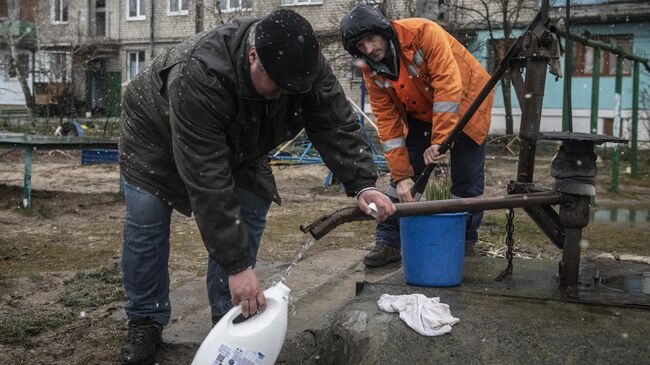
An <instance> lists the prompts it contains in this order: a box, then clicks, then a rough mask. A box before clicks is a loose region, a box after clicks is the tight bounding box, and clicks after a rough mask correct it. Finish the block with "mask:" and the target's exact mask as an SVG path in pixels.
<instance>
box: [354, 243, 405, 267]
mask: <svg viewBox="0 0 650 365" xmlns="http://www.w3.org/2000/svg"><path fill="white" fill-rule="evenodd" d="M401 259H402V254H401V253H400V249H399V248H395V247H391V246H388V245H386V244H384V243H382V242H377V243H375V248H374V249H373V250H372V252H370V253H368V254H367V255H366V256H364V257H363V263H364V264H365V265H366V266H369V267H380V266H385V265H388V264H389V263H391V262H394V261H399V260H401Z"/></svg>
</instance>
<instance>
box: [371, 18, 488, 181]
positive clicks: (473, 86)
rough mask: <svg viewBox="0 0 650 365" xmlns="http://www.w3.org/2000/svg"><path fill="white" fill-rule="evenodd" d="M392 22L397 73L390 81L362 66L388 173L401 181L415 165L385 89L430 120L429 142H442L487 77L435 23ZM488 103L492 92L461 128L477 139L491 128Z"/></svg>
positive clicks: (403, 126)
mask: <svg viewBox="0 0 650 365" xmlns="http://www.w3.org/2000/svg"><path fill="white" fill-rule="evenodd" d="M391 25H392V26H393V29H394V30H395V32H396V33H397V38H398V40H399V46H400V53H401V57H400V71H399V78H398V80H397V81H392V80H389V79H388V78H385V77H383V76H381V75H378V74H377V73H376V72H373V70H372V69H370V68H369V67H366V68H365V69H364V79H365V82H366V88H367V90H368V95H369V97H370V105H371V108H372V111H373V113H374V114H375V117H376V119H377V127H378V128H379V139H380V141H381V143H382V147H383V149H384V155H385V157H386V161H387V162H388V167H389V169H390V174H391V177H392V178H393V180H394V181H399V180H402V179H405V178H408V177H411V176H413V168H412V167H411V164H410V163H409V159H408V152H407V150H406V144H405V138H406V134H407V133H408V130H407V128H406V121H403V120H402V118H401V116H400V112H399V109H398V107H396V106H395V104H394V103H393V100H392V99H391V97H390V95H389V94H388V91H387V89H388V88H392V89H393V90H394V91H395V93H396V95H397V97H398V98H399V100H400V101H401V102H402V105H403V106H404V110H405V111H406V114H408V115H410V116H412V117H414V118H416V119H418V120H422V121H431V143H432V144H442V142H443V141H444V140H445V139H446V138H447V136H448V135H449V134H450V133H451V131H452V130H453V128H454V126H455V125H456V123H458V121H459V119H460V116H461V115H462V114H463V113H464V112H465V110H467V108H468V107H469V105H470V104H471V103H472V101H473V100H474V99H475V98H476V96H477V95H478V93H479V92H480V91H481V89H482V88H483V86H484V85H485V83H486V82H487V80H488V79H489V78H490V76H489V75H488V73H487V71H486V70H485V68H483V66H482V65H481V64H480V62H479V61H478V60H477V59H476V58H474V56H473V55H472V54H471V53H470V52H469V51H468V50H467V49H466V48H465V47H464V46H463V45H462V44H461V43H460V42H458V41H457V40H456V39H455V38H454V37H452V36H451V35H450V34H449V33H447V32H446V31H445V30H444V29H443V28H442V27H440V26H439V25H438V24H436V23H434V22H432V21H430V20H427V19H420V18H409V19H402V20H396V21H392V22H391ZM388 51H389V50H388ZM415 83H420V85H419V86H418V85H416V84H415ZM425 93H426V95H425ZM492 102H493V95H492V94H490V95H489V97H488V98H486V99H485V101H484V102H483V103H482V104H481V107H480V108H479V109H478V110H477V111H476V113H475V114H474V116H473V117H472V119H471V120H470V121H469V123H468V124H467V125H466V126H465V128H464V129H463V132H464V133H465V134H467V135H468V136H469V137H470V138H472V140H474V141H475V142H476V143H477V144H482V143H483V142H484V141H485V139H486V137H487V134H488V131H489V129H490V119H491V111H492Z"/></svg>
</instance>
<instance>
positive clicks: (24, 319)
mask: <svg viewBox="0 0 650 365" xmlns="http://www.w3.org/2000/svg"><path fill="white" fill-rule="evenodd" d="M551 158H552V154H546V155H544V156H540V158H539V159H538V161H537V163H536V176H537V178H536V181H537V182H539V183H541V184H543V185H548V186H550V184H551V182H552V181H551V179H550V177H549V166H550V160H551ZM516 161H517V159H516V156H512V155H510V154H507V153H505V154H504V153H501V152H497V153H491V154H490V156H489V157H488V159H487V161H486V195H487V196H499V195H505V194H506V192H505V191H506V185H507V183H508V181H509V180H511V179H513V178H514V176H515V171H516V165H517V163H516ZM625 166H626V165H625V164H623V169H624V168H625ZM641 166H642V169H641V170H640V171H642V174H641V175H642V176H641V177H638V178H631V177H630V176H629V174H625V173H622V175H621V186H620V192H619V193H611V192H609V191H608V187H609V168H608V163H607V161H600V162H599V177H598V185H597V191H598V196H597V200H596V202H597V203H598V205H597V206H594V208H602V207H618V208H621V207H626V208H630V209H634V208H638V209H645V210H646V212H647V209H648V207H650V179H649V178H648V176H647V171H648V169H647V161H644V162H643V163H642V165H641ZM22 169H23V167H22V153H21V152H20V151H19V150H15V151H14V150H2V149H0V364H114V363H117V362H118V353H119V348H120V346H121V343H122V341H123V340H124V339H125V338H126V328H127V327H126V322H125V321H122V322H120V321H115V320H114V319H112V318H111V316H112V315H113V314H114V313H115V312H116V311H122V305H123V301H124V294H123V292H122V289H121V273H120V270H119V262H120V256H121V241H122V224H123V216H124V205H123V201H122V197H121V196H120V194H119V193H118V186H119V184H118V181H119V173H118V168H117V165H85V166H82V165H81V164H80V156H79V153H78V152H69V151H36V153H35V154H34V158H33V173H32V186H33V192H32V197H33V202H32V204H33V208H32V209H31V210H25V209H22V208H21V203H22V179H23V176H22ZM274 170H275V173H276V178H277V181H278V185H279V187H280V192H281V195H282V197H283V204H282V206H281V207H279V206H275V205H274V206H273V207H272V208H271V211H270V213H269V217H268V224H267V229H266V231H265V233H264V237H263V240H262V242H263V243H262V248H261V250H260V253H259V258H260V259H263V260H272V261H279V262H287V263H288V262H290V261H291V259H292V258H293V257H294V255H295V254H296V253H297V251H298V249H299V247H300V246H301V245H302V244H303V242H304V241H305V240H306V239H307V238H308V237H307V236H306V235H304V234H303V233H302V232H301V231H300V230H299V229H298V227H299V226H300V225H301V224H307V223H311V222H312V221H314V220H315V219H316V218H318V217H319V216H321V215H323V214H326V213H329V212H332V211H334V210H337V209H340V208H343V207H347V206H351V205H353V204H354V201H353V200H352V199H351V198H347V197H345V196H344V194H342V193H341V192H340V191H338V189H337V188H336V187H334V188H329V189H323V188H322V182H323V179H324V177H325V175H326V171H327V170H326V169H325V168H324V167H322V166H318V165H309V166H275V167H274ZM387 181H388V177H387V176H386V175H382V176H381V177H380V180H379V187H380V188H381V187H385V186H386V184H387ZM504 225H505V214H504V212H503V211H492V212H489V213H487V214H486V218H485V220H484V224H483V226H482V227H481V229H480V231H479V235H480V241H481V242H480V243H479V251H480V252H481V253H482V254H484V255H496V256H502V255H503V253H504V244H503V241H504V232H505V228H504ZM622 232H625V234H622ZM649 233H650V225H648V223H647V218H646V221H645V222H634V223H620V222H619V223H616V222H613V223H607V222H605V223H598V224H591V225H590V226H588V227H587V228H586V229H585V230H584V240H583V242H584V244H583V255H600V254H603V253H611V254H612V255H614V257H617V258H620V257H622V255H640V256H650V245H649V244H648V239H647V236H648V234H649ZM373 234H374V225H373V224H372V223H370V222H360V223H351V224H346V225H344V226H342V227H339V228H337V229H336V230H334V231H333V232H332V233H330V234H328V235H327V236H326V237H324V238H322V239H321V240H320V241H318V242H317V243H316V245H315V246H314V247H313V249H312V251H310V252H309V254H308V255H314V254H317V253H318V252H323V251H327V250H337V249H341V248H354V249H368V248H370V247H372V245H373V242H374V239H373ZM515 244H516V254H517V255H519V256H526V257H559V256H560V255H561V251H560V250H558V249H557V248H555V247H554V246H553V245H552V244H550V243H549V242H548V240H547V239H545V238H544V237H543V236H542V234H541V233H540V232H539V230H538V229H537V228H536V226H535V225H534V224H533V223H531V221H530V219H528V218H527V217H526V216H525V213H523V211H520V210H517V213H516V226H515ZM171 247H172V248H171V257H170V270H171V276H172V281H173V280H174V278H178V277H181V276H197V277H201V276H203V275H204V273H205V266H206V265H205V263H206V260H207V254H206V251H205V249H204V247H203V244H202V243H201V240H200V237H199V233H198V230H197V228H196V225H195V223H194V221H193V219H192V218H187V217H184V216H182V215H180V214H176V213H175V214H174V216H173V231H172V237H171ZM315 275H316V274H315ZM206 305H207V303H206ZM206 320H207V318H206ZM173 351H174V350H173V349H172V350H171V352H172V353H173ZM178 351H179V352H180V351H183V350H182V349H179V350H178ZM185 356H186V355H185ZM172 357H173V356H172ZM169 363H174V362H173V360H172V361H170V362H169Z"/></svg>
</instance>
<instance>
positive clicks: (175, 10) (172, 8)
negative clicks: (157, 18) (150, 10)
mask: <svg viewBox="0 0 650 365" xmlns="http://www.w3.org/2000/svg"><path fill="white" fill-rule="evenodd" d="M187 1H188V0H168V2H169V11H168V12H167V14H169V15H187Z"/></svg>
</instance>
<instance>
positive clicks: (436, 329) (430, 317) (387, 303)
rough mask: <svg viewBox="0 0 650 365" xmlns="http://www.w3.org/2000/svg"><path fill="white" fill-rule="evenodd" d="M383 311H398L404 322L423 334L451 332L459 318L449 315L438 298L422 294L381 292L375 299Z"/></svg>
mask: <svg viewBox="0 0 650 365" xmlns="http://www.w3.org/2000/svg"><path fill="white" fill-rule="evenodd" d="M377 304H378V305H379V309H381V310H383V311H385V312H399V318H401V319H402V320H403V321H404V322H406V324H407V325H408V326H409V327H411V328H413V329H414V330H415V331H417V332H418V333H420V334H423V335H425V336H440V335H444V334H445V333H449V332H451V326H453V325H455V324H456V323H458V322H459V321H460V320H459V319H458V318H455V317H453V316H452V315H451V311H450V310H449V306H448V305H447V304H445V303H440V298H439V297H436V298H428V297H426V296H424V295H422V294H407V295H390V294H382V295H381V297H379V300H378V301H377Z"/></svg>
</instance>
